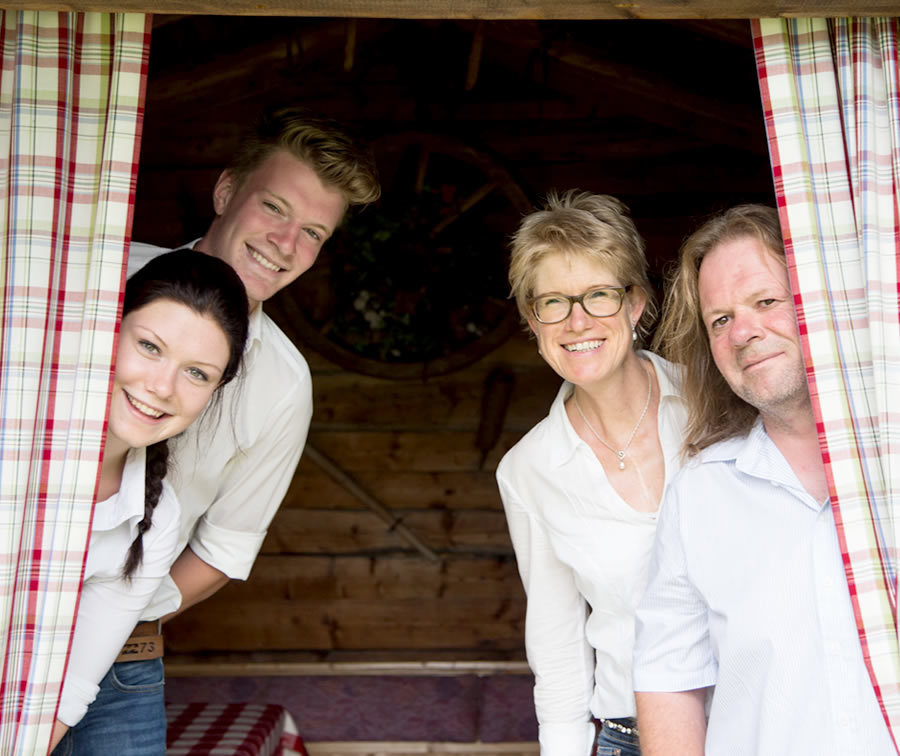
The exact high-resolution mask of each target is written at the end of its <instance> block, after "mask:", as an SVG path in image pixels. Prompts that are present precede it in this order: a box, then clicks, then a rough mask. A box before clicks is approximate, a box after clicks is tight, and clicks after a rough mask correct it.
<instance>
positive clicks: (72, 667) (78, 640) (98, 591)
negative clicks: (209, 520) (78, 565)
mask: <svg viewBox="0 0 900 756" xmlns="http://www.w3.org/2000/svg"><path fill="white" fill-rule="evenodd" d="M145 460H146V451H145V450H144V449H131V451H129V452H128V457H127V459H126V462H125V469H124V471H123V473H122V485H121V486H120V488H119V491H118V493H116V494H114V495H112V496H110V497H109V498H108V499H106V500H105V501H98V502H97V504H96V505H95V507H94V519H93V521H92V523H91V541H90V546H89V547H88V554H87V562H86V564H85V571H84V585H83V587H82V590H81V602H80V604H79V605H78V617H77V619H76V621H75V634H74V637H73V639H72V652H71V654H70V656H69V666H68V668H67V670H66V678H65V682H64V683H63V690H62V697H61V699H60V703H59V712H58V714H57V718H58V719H59V720H60V721H62V722H64V723H65V724H67V725H69V726H70V727H73V726H75V725H76V724H78V722H80V721H81V718H82V717H83V716H84V714H85V712H86V711H87V707H88V706H89V705H90V704H91V702H92V701H93V700H94V699H95V698H96V697H97V692H98V691H99V689H100V681H101V680H102V679H103V678H104V677H105V676H106V673H107V672H108V671H109V668H110V667H111V666H112V664H113V662H114V661H115V659H116V657H117V656H118V655H119V652H120V651H121V650H122V646H123V645H124V643H125V641H126V640H128V637H129V636H130V635H131V631H132V630H133V629H134V626H135V625H136V624H137V623H138V621H139V619H140V615H141V611H143V609H144V607H145V606H146V605H147V603H148V602H149V601H150V599H151V597H152V596H153V594H154V592H155V591H156V589H157V588H158V587H159V584H160V582H161V581H162V579H163V578H164V577H165V576H166V575H167V574H168V572H169V568H170V567H171V566H172V563H173V562H174V561H175V557H176V556H177V554H176V547H177V544H178V519H179V509H178V500H177V499H176V498H175V494H174V492H173V491H172V488H171V487H170V486H169V484H168V483H167V482H166V481H165V480H164V481H163V490H162V493H161V494H160V497H159V502H158V503H157V505H156V509H154V511H153V524H152V525H151V527H150V530H148V531H147V532H146V533H144V558H143V562H142V563H141V565H140V566H139V567H138V568H137V570H135V572H134V574H133V575H132V577H131V581H130V582H129V581H126V580H125V579H124V578H123V577H122V568H123V566H124V564H125V560H126V559H127V557H128V549H129V548H130V547H131V543H132V541H134V538H135V536H136V535H137V526H138V524H139V523H140V521H141V520H142V519H143V517H144V468H145Z"/></svg>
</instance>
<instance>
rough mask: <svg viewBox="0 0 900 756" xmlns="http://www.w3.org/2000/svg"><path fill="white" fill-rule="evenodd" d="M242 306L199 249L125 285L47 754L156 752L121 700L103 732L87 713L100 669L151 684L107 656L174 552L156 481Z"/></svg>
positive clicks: (223, 359) (234, 332)
mask: <svg viewBox="0 0 900 756" xmlns="http://www.w3.org/2000/svg"><path fill="white" fill-rule="evenodd" d="M248 309H249V308H248V302H247V295H246V291H245V289H244V286H243V284H242V283H241V279H240V278H239V277H238V275H237V274H236V273H235V272H234V270H232V268H231V266H229V265H228V264H227V263H224V262H222V261H221V260H219V259H217V258H215V257H212V256H210V255H206V254H203V253H201V252H193V251H190V250H179V251H178V252H171V253H169V254H165V255H162V256H160V257H157V258H156V259H155V260H153V261H152V262H150V263H149V264H148V265H146V266H145V267H144V268H142V269H141V270H140V271H138V272H137V273H135V274H134V276H132V277H131V278H130V279H129V280H128V283H127V285H126V287H125V301H124V306H123V312H122V323H121V328H120V333H119V348H118V354H117V358H116V370H115V378H114V381H113V389H112V396H111V400H110V409H109V423H108V426H107V432H106V444H105V450H104V454H103V462H102V464H101V468H100V482H99V488H98V492H97V503H96V505H95V507H94V516H93V520H92V523H91V539H90V545H89V548H88V553H87V560H86V565H85V576H84V585H83V587H82V593H81V599H80V603H79V606H78V616H77V618H76V622H75V633H74V636H73V640H72V651H71V654H70V657H69V665H68V668H67V671H66V679H65V682H64V684H63V691H62V697H61V700H60V706H59V710H58V713H57V722H56V726H55V727H54V731H53V739H52V743H51V747H53V748H54V749H55V750H53V754H54V756H64V755H65V756H75V755H85V756H87V755H89V754H98V755H99V754H113V753H114V754H116V756H125V755H126V754H132V753H138V752H139V753H159V754H162V753H164V751H165V732H156V731H150V730H149V729H148V728H142V726H141V724H142V723H141V722H140V721H134V719H133V718H132V717H129V716H128V710H127V704H126V708H123V710H122V712H121V714H122V716H121V717H120V718H119V721H118V722H115V723H110V724H109V725H104V726H102V727H101V726H98V725H97V723H96V722H94V721H93V720H92V717H91V709H92V704H94V701H95V698H97V693H98V690H99V685H100V682H101V681H102V680H104V678H106V677H108V676H110V675H111V676H113V678H114V683H115V685H116V686H117V687H119V688H120V689H131V690H133V691H134V693H135V695H138V696H139V695H141V694H142V692H144V689H146V688H148V687H153V686H152V685H148V684H146V683H147V682H148V681H144V680H135V679H130V672H129V667H134V668H136V669H137V668H141V669H144V668H145V666H146V665H132V664H129V663H127V662H119V663H114V662H116V657H117V655H118V654H119V652H120V650H121V649H122V645H123V643H124V642H125V640H126V639H127V638H128V637H129V634H130V633H131V631H132V629H133V628H134V626H135V624H136V623H137V621H138V619H139V618H140V613H141V611H143V609H144V607H145V606H146V605H147V603H148V602H149V600H150V598H151V597H152V596H153V594H154V592H155V591H156V589H157V588H158V586H159V584H160V582H161V581H162V579H163V577H164V576H165V575H166V574H168V572H169V568H170V567H171V564H172V562H173V561H174V559H175V557H176V556H177V553H176V549H177V541H178V528H179V513H180V510H179V506H178V502H177V500H176V498H175V494H174V492H173V490H172V489H171V487H170V486H169V484H168V482H167V481H166V480H165V479H164V478H165V475H166V471H167V467H168V454H169V453H168V446H167V442H166V440H167V439H169V438H171V437H173V436H175V435H177V434H179V433H181V432H182V431H183V430H184V429H185V428H187V427H188V425H190V424H191V423H192V422H193V421H194V420H196V419H197V418H198V417H199V416H200V414H201V413H202V412H203V411H204V410H205V409H206V407H207V405H208V404H209V403H210V400H211V399H213V397H214V395H216V394H217V392H218V390H219V389H220V388H221V387H222V386H224V385H225V384H226V383H228V382H229V381H230V380H232V379H233V378H234V377H235V375H236V374H237V372H238V370H239V368H240V364H241V356H242V354H243V352H244V344H245V342H246V339H247V322H248ZM155 661H157V662H159V663H160V664H161V663H162V660H161V659H156V660H155ZM97 701H98V703H99V699H97ZM107 721H108V720H107ZM152 729H153V730H158V729H159V728H152Z"/></svg>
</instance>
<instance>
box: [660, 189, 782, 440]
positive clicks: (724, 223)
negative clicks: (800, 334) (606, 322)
mask: <svg viewBox="0 0 900 756" xmlns="http://www.w3.org/2000/svg"><path fill="white" fill-rule="evenodd" d="M747 237H750V238H755V239H758V240H759V241H760V242H761V243H762V244H763V246H764V247H765V248H766V249H768V250H769V251H770V252H771V253H772V256H773V257H774V258H775V259H777V260H778V261H779V262H780V263H781V264H782V265H786V261H785V255H784V242H783V241H782V238H781V226H780V224H779V222H778V212H777V211H776V210H775V209H774V208H771V207H767V206H765V205H738V206H737V207H733V208H731V209H730V210H727V211H725V212H724V213H722V214H720V215H717V216H715V217H713V218H711V219H710V220H708V221H707V222H706V223H704V224H703V225H702V226H701V227H700V228H699V229H697V230H696V231H695V232H694V233H693V234H691V236H689V237H688V238H687V239H686V240H685V242H684V244H683V245H682V246H681V252H680V254H679V261H678V266H677V268H676V269H675V270H674V273H673V274H672V275H671V276H670V278H669V284H668V286H667V287H666V296H665V302H664V304H663V316H662V321H661V322H660V326H659V330H658V331H657V332H656V336H655V338H654V340H653V349H654V351H658V352H659V353H660V354H662V355H663V356H664V357H665V358H666V359H668V360H670V361H672V362H677V363H680V364H682V365H684V378H683V381H682V392H681V394H682V397H683V398H684V400H685V402H686V404H687V407H688V427H687V431H686V434H685V439H684V452H685V454H686V455H687V456H689V457H690V456H694V455H695V454H697V453H698V452H700V451H701V450H702V449H705V448H706V447H707V446H711V445H712V444H714V443H717V442H718V441H724V440H725V439H727V438H733V437H735V436H741V435H745V434H746V433H748V432H749V431H750V428H751V427H752V426H753V423H754V422H756V418H757V416H758V415H759V411H758V410H757V409H756V407H754V406H752V405H750V404H748V403H747V402H745V401H744V400H743V399H741V398H740V397H739V396H738V395H737V394H735V393H734V392H733V391H732V390H731V387H730V386H729V385H728V383H727V382H726V381H725V379H724V378H723V377H722V374H721V373H720V372H719V369H718V367H716V363H715V361H714V360H713V356H712V350H711V349H710V346H709V334H708V333H707V331H706V326H705V325H704V323H703V317H702V313H701V310H700V294H699V280H700V265H701V264H702V262H703V260H704V258H705V257H706V256H707V255H708V254H709V253H710V252H712V251H713V250H714V249H715V248H716V247H718V246H719V245H720V244H724V243H726V242H731V241H736V240H738V239H744V238H747Z"/></svg>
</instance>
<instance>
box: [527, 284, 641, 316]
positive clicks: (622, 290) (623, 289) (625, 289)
mask: <svg viewBox="0 0 900 756" xmlns="http://www.w3.org/2000/svg"><path fill="white" fill-rule="evenodd" d="M633 286H634V284H628V285H627V286H592V287H591V288H590V289H588V290H587V291H583V292H582V293H581V294H578V295H577V296H572V295H570V294H562V293H560V292H558V291H548V292H547V293H546V294H541V295H540V296H538V297H531V298H530V299H529V300H528V304H529V305H531V311H532V312H533V313H534V317H535V319H536V320H537V322H538V323H542V324H543V325H554V324H555V323H562V322H563V321H564V320H566V318H568V317H569V316H570V315H571V314H572V308H573V307H574V306H575V303H576V302H578V304H580V305H581V309H582V310H584V311H585V312H586V313H587V314H588V315H590V316H591V317H592V318H611V317H613V316H614V315H618V314H619V313H620V312H621V310H622V303H623V302H624V301H625V295H626V294H628V293H630V292H631V289H632V287H633ZM601 290H602V291H614V292H616V294H618V295H619V306H618V307H617V308H616V311H615V312H611V313H609V314H608V315H594V313H592V312H591V311H590V310H588V308H587V307H585V306H584V298H585V297H586V296H587V295H588V294H591V293H593V292H595V291H601ZM551 296H552V297H559V298H560V299H566V300H568V302H569V310H568V312H566V315H565V317H562V318H559V320H541V316H540V315H538V312H537V303H538V300H539V299H546V298H547V297H551Z"/></svg>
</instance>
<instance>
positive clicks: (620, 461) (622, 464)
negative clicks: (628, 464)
mask: <svg viewBox="0 0 900 756" xmlns="http://www.w3.org/2000/svg"><path fill="white" fill-rule="evenodd" d="M619 469H620V470H624V469H625V460H624V459H621V458H620V459H619Z"/></svg>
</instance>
